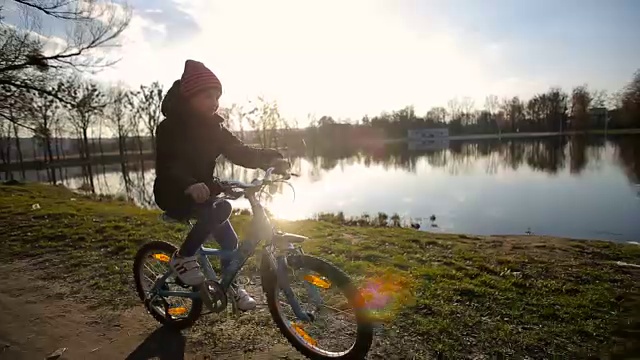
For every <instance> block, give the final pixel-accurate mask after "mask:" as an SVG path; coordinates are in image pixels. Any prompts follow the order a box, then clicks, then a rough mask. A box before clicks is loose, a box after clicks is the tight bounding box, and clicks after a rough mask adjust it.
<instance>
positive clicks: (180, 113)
mask: <svg viewBox="0 0 640 360" xmlns="http://www.w3.org/2000/svg"><path fill="white" fill-rule="evenodd" d="M162 114H163V115H164V116H165V119H164V120H163V121H161V122H160V124H159V125H158V128H157V130H156V180H155V183H154V187H153V192H154V196H155V200H156V203H157V204H158V206H159V207H160V208H161V209H163V210H165V211H167V212H168V213H170V214H172V216H174V217H185V216H188V215H189V214H190V213H191V210H192V207H193V206H194V203H193V201H192V200H191V198H190V197H188V196H187V195H185V194H184V191H185V190H186V189H187V187H189V186H190V185H193V184H196V183H200V182H203V183H205V184H207V185H208V186H209V189H210V190H211V192H212V195H216V194H218V193H219V192H220V190H219V188H218V187H217V185H216V184H215V183H214V182H213V181H212V178H213V170H214V168H215V166H216V160H217V158H218V156H220V155H223V156H224V157H225V158H227V159H228V160H229V161H231V162H233V163H234V164H237V165H240V166H243V167H247V168H252V169H255V168H266V167H268V166H269V164H270V163H271V162H273V161H274V160H275V159H276V158H281V157H282V155H280V153H278V152H277V151H275V150H271V149H256V148H252V147H250V146H247V145H245V144H243V143H242V141H240V140H239V139H238V138H237V137H236V136H235V135H233V134H232V133H231V132H230V131H229V130H228V129H227V128H226V127H225V126H224V125H223V121H224V119H222V117H220V116H219V115H217V114H215V115H212V116H209V117H201V116H200V117H199V116H196V115H194V114H193V113H192V112H191V111H190V110H189V108H188V107H187V106H186V101H185V100H184V99H183V98H182V96H181V94H180V80H178V81H176V82H174V83H173V86H172V87H171V89H169V91H168V92H167V95H166V96H165V98H164V100H163V101H162Z"/></svg>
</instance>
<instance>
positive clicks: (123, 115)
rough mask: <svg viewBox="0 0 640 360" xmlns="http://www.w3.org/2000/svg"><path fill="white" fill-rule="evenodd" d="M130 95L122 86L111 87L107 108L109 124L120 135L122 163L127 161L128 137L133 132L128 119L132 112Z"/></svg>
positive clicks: (119, 149)
mask: <svg viewBox="0 0 640 360" xmlns="http://www.w3.org/2000/svg"><path fill="white" fill-rule="evenodd" d="M129 96H131V94H130V92H129V91H128V90H126V89H124V88H123V87H122V86H118V87H114V88H111V90H110V92H109V102H108V106H107V109H106V120H107V126H109V128H110V129H111V131H113V132H114V133H115V134H116V135H117V136H118V152H119V153H120V163H122V164H124V163H126V155H127V154H126V152H127V137H128V136H129V133H130V132H131V131H130V130H131V129H130V125H131V123H130V122H129V121H128V119H127V116H128V115H129V113H130V109H129V104H130V101H129Z"/></svg>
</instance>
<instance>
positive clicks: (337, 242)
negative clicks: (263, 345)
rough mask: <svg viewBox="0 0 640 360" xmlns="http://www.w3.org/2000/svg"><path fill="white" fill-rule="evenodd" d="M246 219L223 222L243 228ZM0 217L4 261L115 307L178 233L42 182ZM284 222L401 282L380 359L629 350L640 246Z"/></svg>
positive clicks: (367, 271)
mask: <svg viewBox="0 0 640 360" xmlns="http://www.w3.org/2000/svg"><path fill="white" fill-rule="evenodd" d="M247 221H248V217H247V216H246V215H240V216H235V217H234V218H233V222H234V224H235V225H236V228H237V229H238V232H239V233H240V235H242V232H243V230H244V227H245V225H246V223H247ZM0 224H1V226H0V260H1V261H3V262H11V261H18V260H28V261H29V262H30V263H31V264H32V266H33V267H34V268H37V269H39V270H41V271H44V272H45V274H46V276H47V278H48V279H51V280H52V281H53V282H54V283H63V284H65V287H66V288H68V290H67V291H66V295H67V296H71V297H74V298H75V299H77V300H78V301H82V302H88V303H91V304H93V305H95V306H98V307H112V308H116V309H122V308H126V307H129V306H132V305H134V304H137V303H138V301H137V300H136V298H135V294H134V292H133V285H132V282H133V281H132V278H131V271H130V269H131V264H132V259H133V256H134V254H135V252H136V250H137V248H138V246H139V245H140V244H141V243H142V242H143V241H145V240H149V239H163V240H168V241H172V242H174V243H177V242H179V239H180V238H181V236H182V234H183V229H182V228H181V227H180V226H178V225H172V224H166V223H163V222H161V221H160V220H159V219H158V213H157V212H153V211H148V210H143V209H139V208H136V207H134V206H132V205H130V204H128V203H125V202H120V201H116V200H113V199H108V198H102V199H101V198H97V197H86V196H81V195H78V194H74V193H72V192H70V191H69V190H67V189H64V188H62V187H52V186H45V185H26V186H24V185H16V186H6V185H0ZM282 227H283V228H284V229H285V230H289V231H295V232H299V233H302V234H305V235H307V236H310V237H312V239H313V240H312V241H310V242H309V243H307V244H305V245H304V246H305V247H306V249H307V251H308V252H310V253H312V254H316V255H320V256H322V257H325V258H327V259H329V260H330V261H332V262H334V263H336V264H337V265H339V266H341V267H342V268H344V269H345V270H346V271H347V272H349V273H350V274H351V275H352V276H354V277H357V278H359V279H363V278H369V277H372V276H379V275H381V274H383V275H389V274H391V275H393V277H395V278H396V279H401V281H402V282H403V284H411V285H410V286H411V291H412V293H413V295H414V298H413V299H412V300H411V301H408V302H406V303H405V304H404V306H402V308H401V310H400V312H399V313H397V314H395V317H394V319H393V321H392V322H391V323H389V324H387V325H385V330H384V331H383V332H382V333H381V334H382V335H380V337H379V340H380V342H379V343H378V348H379V349H378V350H377V351H378V353H379V354H382V356H385V354H387V355H388V354H399V353H400V354H402V353H409V352H412V353H413V354H414V355H416V356H417V357H418V358H426V357H427V356H429V355H433V354H435V353H441V354H446V355H448V356H449V357H450V358H464V357H465V356H476V355H494V354H505V355H513V356H515V357H518V358H520V357H522V356H524V355H526V356H528V357H530V358H549V357H551V356H553V355H557V356H561V357H568V358H576V357H580V358H582V357H587V356H595V357H606V356H607V355H612V354H618V355H622V354H625V355H631V354H637V355H640V344H639V342H640V269H638V268H634V267H629V266H621V265H619V264H618V263H617V262H626V263H635V264H640V246H637V245H623V244H616V243H610V242H602V241H572V240H566V239H556V238H547V237H544V238H543V237H535V236H523V237H476V236H466V235H447V234H431V233H426V232H418V231H415V230H411V229H404V228H371V227H348V226H340V225H336V224H332V223H329V222H323V221H300V222H292V223H283V224H282ZM3 276H8V274H3ZM256 326H259V327H273V325H272V324H271V323H270V322H261V323H259V324H256ZM386 358H390V357H386Z"/></svg>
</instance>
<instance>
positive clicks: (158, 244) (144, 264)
mask: <svg viewBox="0 0 640 360" xmlns="http://www.w3.org/2000/svg"><path fill="white" fill-rule="evenodd" d="M176 250H177V249H176V247H175V246H173V245H172V244H169V243H167V242H164V241H151V242H148V243H146V244H144V245H143V246H142V247H141V248H140V249H139V250H138V252H137V253H136V257H135V260H134V262H133V278H134V279H135V283H136V291H137V292H138V296H139V297H140V300H142V302H143V303H144V305H145V307H146V309H147V311H148V312H149V313H150V314H151V316H153V318H154V319H156V320H157V321H158V322H160V323H161V324H163V325H167V326H170V327H173V328H175V329H186V328H189V327H191V326H192V325H193V323H194V322H195V321H196V320H198V318H199V317H200V314H201V313H202V300H200V299H188V298H183V297H170V298H163V297H159V296H155V297H153V294H152V293H151V289H152V287H153V285H154V284H155V282H156V281H157V280H158V278H160V277H161V276H162V275H164V274H165V273H166V272H167V271H169V259H170V258H171V256H172V255H173V253H175V252H176ZM175 279H176V277H175V275H172V276H170V277H169V278H167V280H166V281H165V283H164V284H162V286H163V287H164V289H165V290H177V291H196V290H197V289H196V288H195V287H193V288H184V287H183V286H181V285H178V284H176V281H175Z"/></svg>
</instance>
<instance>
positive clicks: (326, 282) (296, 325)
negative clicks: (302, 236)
mask: <svg viewBox="0 0 640 360" xmlns="http://www.w3.org/2000/svg"><path fill="white" fill-rule="evenodd" d="M287 260H288V261H287V262H288V264H289V266H290V269H289V273H288V277H289V282H290V287H291V290H292V291H293V293H294V295H295V296H296V298H297V300H298V302H299V303H300V306H301V307H302V310H303V311H304V312H306V313H307V314H310V315H311V318H312V321H310V322H304V323H303V322H301V321H300V320H298V319H297V318H296V317H295V315H294V313H293V309H292V308H291V305H289V303H288V301H287V300H286V297H285V295H284V291H283V290H282V289H280V288H279V286H278V284H277V280H276V277H275V273H274V272H273V270H271V269H270V267H271V266H270V263H269V261H268V260H267V259H266V258H263V261H262V266H263V279H262V281H263V289H264V291H265V295H266V298H267V304H268V306H269V312H270V313H271V316H272V317H273V320H274V321H275V323H276V325H277V326H278V329H279V330H280V332H282V334H283V335H284V336H285V337H286V338H287V340H288V341H289V342H290V343H291V345H293V347H295V348H296V350H298V351H299V352H300V353H301V354H303V355H305V356H306V357H308V358H310V359H342V360H346V359H364V358H365V356H366V355H367V353H368V352H369V349H370V348H371V343H372V341H373V326H372V324H371V322H370V321H369V319H368V316H367V312H366V310H365V307H364V299H363V298H362V295H361V294H360V292H359V291H358V289H357V288H356V286H355V285H354V284H353V282H352V281H351V279H350V278H349V276H348V275H347V274H345V273H344V272H343V271H342V270H340V269H339V268H337V267H336V266H334V265H333V264H331V263H329V262H327V261H325V260H323V259H320V258H317V257H313V256H308V255H294V256H289V257H288V258H287ZM299 280H301V281H299ZM298 283H301V284H302V286H301V287H299V286H298ZM309 286H311V289H312V291H315V290H317V294H319V295H320V296H321V298H322V301H321V302H318V301H316V300H315V299H316V298H317V297H316V296H315V295H313V293H312V292H310V291H309V289H310V288H309ZM313 289H315V290H313ZM334 326H335V327H334ZM336 327H337V328H336Z"/></svg>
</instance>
